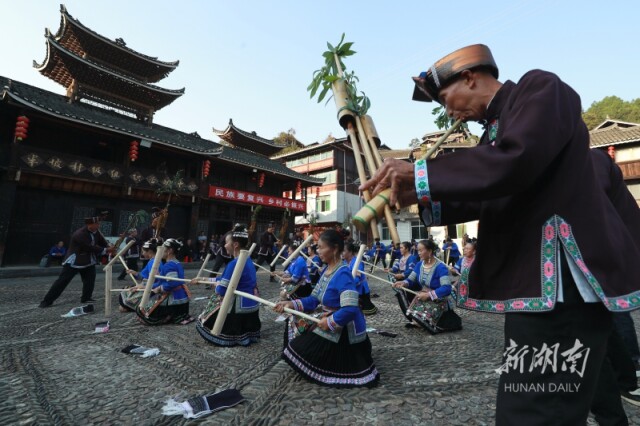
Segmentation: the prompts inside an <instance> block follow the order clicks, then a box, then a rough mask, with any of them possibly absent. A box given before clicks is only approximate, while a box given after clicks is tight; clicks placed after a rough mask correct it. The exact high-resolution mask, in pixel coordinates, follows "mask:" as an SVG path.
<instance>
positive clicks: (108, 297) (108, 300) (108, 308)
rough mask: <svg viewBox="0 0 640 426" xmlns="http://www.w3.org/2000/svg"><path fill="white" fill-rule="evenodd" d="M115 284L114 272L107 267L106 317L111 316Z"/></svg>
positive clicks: (105, 289) (105, 276) (105, 282)
mask: <svg viewBox="0 0 640 426" xmlns="http://www.w3.org/2000/svg"><path fill="white" fill-rule="evenodd" d="M112 283H113V271H112V267H111V266H107V267H106V270H105V274H104V315H105V316H109V315H111V285H112Z"/></svg>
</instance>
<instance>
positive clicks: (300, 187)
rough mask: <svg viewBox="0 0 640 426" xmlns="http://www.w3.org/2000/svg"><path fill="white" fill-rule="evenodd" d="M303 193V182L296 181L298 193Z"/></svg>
mask: <svg viewBox="0 0 640 426" xmlns="http://www.w3.org/2000/svg"><path fill="white" fill-rule="evenodd" d="M299 192H300V193H302V182H300V181H298V183H296V194H297V193H299Z"/></svg>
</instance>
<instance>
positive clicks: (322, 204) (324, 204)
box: [316, 195, 331, 212]
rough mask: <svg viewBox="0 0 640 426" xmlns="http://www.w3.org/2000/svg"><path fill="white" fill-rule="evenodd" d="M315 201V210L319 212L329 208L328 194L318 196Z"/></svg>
mask: <svg viewBox="0 0 640 426" xmlns="http://www.w3.org/2000/svg"><path fill="white" fill-rule="evenodd" d="M316 203H317V206H318V207H317V208H316V210H317V211H319V212H328V211H330V210H331V201H330V197H329V196H328V195H327V196H324V197H318V198H317V200H316Z"/></svg>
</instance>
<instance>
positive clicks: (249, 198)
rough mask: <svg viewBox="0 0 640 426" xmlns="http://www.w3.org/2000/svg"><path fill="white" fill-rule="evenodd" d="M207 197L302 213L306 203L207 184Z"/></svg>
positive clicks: (304, 210) (305, 208)
mask: <svg viewBox="0 0 640 426" xmlns="http://www.w3.org/2000/svg"><path fill="white" fill-rule="evenodd" d="M209 198H213V199H217V200H225V201H235V202H238V203H246V204H259V205H262V206H267V207H276V208H280V209H291V210H295V211H299V212H303V213H305V212H306V211H307V204H306V203H305V202H304V201H299V200H290V199H288V198H280V197H274V196H272V195H262V194H256V193H253V192H247V191H238V190H237V189H230V188H223V187H221V186H213V185H209Z"/></svg>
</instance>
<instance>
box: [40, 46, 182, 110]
mask: <svg viewBox="0 0 640 426" xmlns="http://www.w3.org/2000/svg"><path fill="white" fill-rule="evenodd" d="M46 41H47V56H46V58H45V60H44V61H43V63H42V64H41V65H38V64H37V63H35V62H34V64H33V66H34V67H35V68H36V69H38V71H39V72H40V73H42V74H43V75H45V76H46V77H49V78H50V79H52V80H53V81H55V82H56V83H58V84H61V85H62V86H64V87H65V88H67V87H69V86H70V85H71V83H72V81H73V80H74V79H75V80H76V81H77V82H78V83H80V85H82V84H84V83H87V84H89V85H90V86H91V87H99V88H101V89H102V90H103V91H107V92H109V93H111V92H113V93H114V94H115V95H118V96H119V97H120V98H123V99H132V100H134V101H137V102H138V103H142V104H145V105H150V106H153V108H154V109H155V110H159V109H161V108H162V107H165V106H167V105H168V104H170V103H171V102H173V101H174V100H176V99H177V98H178V97H180V96H182V95H183V94H184V89H179V90H170V89H164V88H162V87H158V86H155V85H153V84H147V83H144V82H141V81H139V80H136V79H135V78H133V77H131V76H128V75H124V74H122V73H120V72H117V71H114V70H112V69H109V68H108V67H106V66H104V65H102V64H97V63H95V62H93V61H91V60H89V59H86V58H82V57H80V56H78V55H77V54H76V53H74V52H72V51H70V50H68V49H66V48H65V47H63V46H61V45H60V44H59V43H57V42H56V41H55V40H53V38H52V37H47V38H46ZM116 103H117V102H116Z"/></svg>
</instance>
